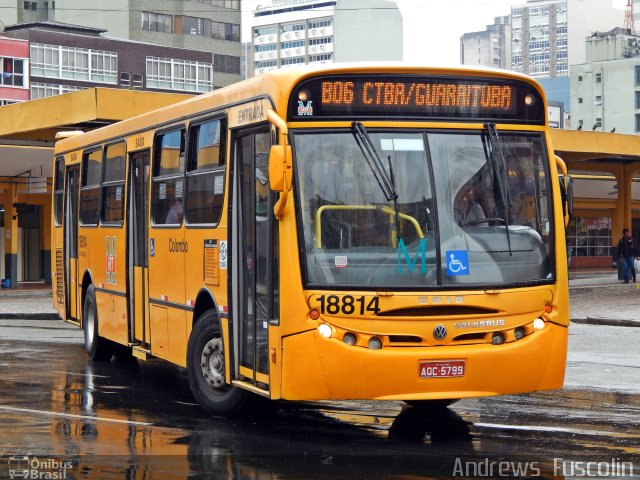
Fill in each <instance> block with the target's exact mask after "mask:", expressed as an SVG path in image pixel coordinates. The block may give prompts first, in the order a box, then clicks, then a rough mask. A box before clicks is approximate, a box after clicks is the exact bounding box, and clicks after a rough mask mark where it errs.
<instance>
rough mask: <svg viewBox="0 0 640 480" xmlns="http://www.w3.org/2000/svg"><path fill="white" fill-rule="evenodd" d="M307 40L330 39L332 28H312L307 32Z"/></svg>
mask: <svg viewBox="0 0 640 480" xmlns="http://www.w3.org/2000/svg"><path fill="white" fill-rule="evenodd" d="M308 36H309V38H317V37H331V36H333V27H332V26H331V27H320V28H312V29H310V30H309V35H308Z"/></svg>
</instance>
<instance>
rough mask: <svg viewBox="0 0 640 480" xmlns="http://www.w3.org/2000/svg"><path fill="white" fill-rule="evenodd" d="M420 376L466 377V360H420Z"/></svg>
mask: <svg viewBox="0 0 640 480" xmlns="http://www.w3.org/2000/svg"><path fill="white" fill-rule="evenodd" d="M418 377H420V378H447V377H464V360H447V361H442V362H424V361H423V362H419V363H418Z"/></svg>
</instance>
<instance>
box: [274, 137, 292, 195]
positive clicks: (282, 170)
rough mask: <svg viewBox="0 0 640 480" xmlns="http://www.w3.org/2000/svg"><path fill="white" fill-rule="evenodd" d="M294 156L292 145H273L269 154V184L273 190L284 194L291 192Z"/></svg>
mask: <svg viewBox="0 0 640 480" xmlns="http://www.w3.org/2000/svg"><path fill="white" fill-rule="evenodd" d="M292 167H293V156H292V153H291V145H271V151H270V152H269V184H270V186H271V190H274V191H276V192H284V191H289V190H291V173H292Z"/></svg>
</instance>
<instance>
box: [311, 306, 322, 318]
mask: <svg viewBox="0 0 640 480" xmlns="http://www.w3.org/2000/svg"><path fill="white" fill-rule="evenodd" d="M309 318H310V319H311V320H318V319H319V318H320V312H319V311H318V310H316V309H315V308H314V309H313V310H311V311H309Z"/></svg>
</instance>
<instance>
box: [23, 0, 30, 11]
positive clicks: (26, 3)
mask: <svg viewBox="0 0 640 480" xmlns="http://www.w3.org/2000/svg"><path fill="white" fill-rule="evenodd" d="M22 7H23V8H24V9H25V10H29V8H30V7H31V2H24V3H23V4H22Z"/></svg>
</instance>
